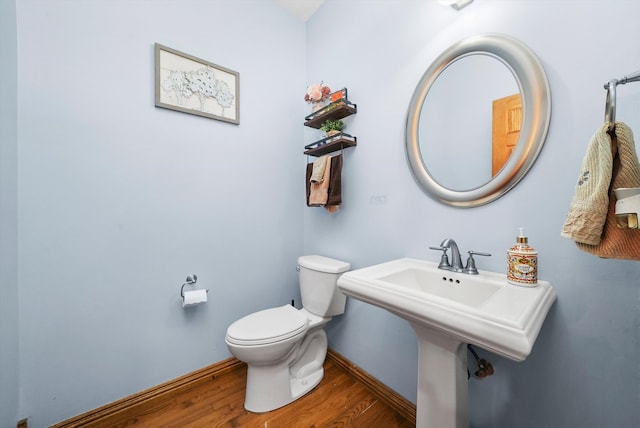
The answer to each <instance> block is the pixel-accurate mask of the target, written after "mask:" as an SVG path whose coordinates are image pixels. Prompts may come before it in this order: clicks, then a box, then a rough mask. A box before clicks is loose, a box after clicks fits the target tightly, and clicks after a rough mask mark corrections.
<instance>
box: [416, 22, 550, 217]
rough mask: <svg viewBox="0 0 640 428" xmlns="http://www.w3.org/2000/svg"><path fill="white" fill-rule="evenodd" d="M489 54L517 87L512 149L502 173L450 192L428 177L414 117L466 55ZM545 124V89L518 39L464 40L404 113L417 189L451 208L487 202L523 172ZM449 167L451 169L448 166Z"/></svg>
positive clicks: (431, 72) (427, 76)
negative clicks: (518, 116) (517, 123)
mask: <svg viewBox="0 0 640 428" xmlns="http://www.w3.org/2000/svg"><path fill="white" fill-rule="evenodd" d="M478 54H483V55H489V56H492V57H494V58H496V59H498V60H499V61H501V62H502V63H503V64H504V65H505V66H507V68H508V69H509V70H510V71H511V73H512V74H513V76H514V77H515V79H516V82H517V83H518V87H519V89H520V94H521V97H522V126H521V130H520V135H519V137H518V141H517V143H516V146H515V149H514V151H513V153H512V154H511V156H510V157H509V159H508V160H507V162H506V163H505V165H504V166H503V167H502V169H501V170H500V171H499V172H498V173H497V174H496V175H495V176H493V177H492V178H491V180H489V181H488V182H487V183H485V184H483V185H481V186H478V187H476V188H474V189H471V190H463V191H458V190H452V189H449V188H447V187H444V186H442V185H441V184H440V183H438V182H437V181H436V180H435V179H434V177H432V176H431V174H430V173H429V171H428V170H427V167H426V165H425V163H424V160H423V158H422V153H421V152H420V141H419V138H418V129H419V122H420V113H421V111H422V106H423V104H424V102H425V100H426V97H427V93H428V92H429V90H430V89H431V86H432V85H433V84H434V82H435V81H436V79H437V78H438V76H439V75H440V74H441V73H442V72H443V71H444V70H445V69H446V68H447V67H448V66H449V65H451V64H453V63H454V62H455V61H458V60H460V59H462V58H464V57H466V56H469V55H478ZM550 120H551V91H550V89H549V82H548V81H547V76H546V74H545V72H544V69H543V68H542V64H541V63H540V61H539V60H538V58H537V57H536V55H535V54H534V53H533V51H531V49H529V48H528V47H527V46H526V45H525V44H524V43H522V42H521V41H519V40H517V39H514V38H512V37H509V36H505V35H501V34H484V35H478V36H473V37H469V38H467V39H464V40H461V41H460V42H457V43H455V44H454V45H452V46H451V47H449V48H448V49H447V50H445V51H444V52H443V53H442V54H440V56H438V57H437V58H436V59H435V61H434V62H433V63H432V64H431V65H430V66H429V68H428V69H427V70H426V71H425V73H424V74H423V76H422V78H421V79H420V81H419V82H418V85H417V87H416V89H415V91H414V93H413V96H412V98H411V102H410V104H409V111H408V113H407V125H406V134H405V146H406V152H407V159H408V161H409V166H410V168H411V172H412V173H413V176H414V177H415V179H416V181H417V183H418V185H419V186H420V187H421V188H422V189H423V190H424V191H425V192H426V193H427V194H428V195H430V196H431V197H433V198H435V199H436V200H438V201H440V202H442V203H445V204H448V205H453V206H457V207H463V208H471V207H476V206H480V205H484V204H487V203H489V202H492V201H494V200H496V199H497V198H499V197H501V196H502V195H504V194H505V193H507V192H508V191H509V190H510V189H511V188H513V186H515V185H516V184H517V183H518V182H519V181H520V180H521V179H522V178H523V177H524V176H525V174H526V173H527V172H528V171H529V169H530V168H531V166H532V165H533V164H534V162H535V160H536V158H537V157H538V154H539V153H540V150H542V146H543V145H544V142H545V139H546V137H547V131H548V130H549V123H550ZM452 168H455V165H452Z"/></svg>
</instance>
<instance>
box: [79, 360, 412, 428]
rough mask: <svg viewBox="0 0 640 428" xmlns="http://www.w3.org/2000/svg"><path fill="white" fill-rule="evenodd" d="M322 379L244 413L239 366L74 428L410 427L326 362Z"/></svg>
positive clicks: (336, 365)
mask: <svg viewBox="0 0 640 428" xmlns="http://www.w3.org/2000/svg"><path fill="white" fill-rule="evenodd" d="M324 369H325V375H324V378H323V380H322V382H321V383H320V385H318V386H317V387H316V388H315V389H314V390H313V391H311V392H310V393H308V394H307V395H305V396H304V397H302V398H300V399H298V400H296V401H295V402H293V403H291V404H289V405H288V406H285V407H283V408H280V409H276V410H273V411H271V412H267V413H251V412H247V411H246V410H245V409H244V394H245V385H246V366H244V365H241V366H238V367H237V368H235V369H233V370H230V371H228V372H226V373H224V374H222V375H220V376H213V377H212V378H211V379H210V380H208V381H206V382H199V383H194V385H193V386H189V385H187V386H185V387H183V388H182V389H181V390H180V391H179V393H177V394H170V395H168V396H167V397H166V398H158V399H155V400H153V401H152V402H150V403H146V402H143V403H141V404H139V405H136V406H134V407H133V408H130V409H128V410H127V411H126V412H120V413H114V414H113V415H110V416H109V417H106V418H101V419H100V420H99V421H97V422H88V423H85V424H82V425H78V426H84V427H91V428H93V427H95V428H125V427H128V428H132V427H133V428H140V427H149V428H213V427H220V428H238V427H242V428H325V427H355V428H358V427H362V428H365V427H366V428H376V427H380V428H409V427H414V422H413V421H411V420H408V419H407V418H406V417H405V416H403V415H402V414H401V413H399V412H398V411H396V410H394V409H393V408H392V407H390V406H389V405H388V403H387V402H385V400H383V399H381V397H380V395H379V394H376V391H374V390H372V389H371V388H369V387H368V386H367V385H366V384H364V383H362V382H360V381H359V380H358V379H357V378H355V377H354V376H352V375H350V374H349V373H348V372H347V371H345V369H344V367H341V365H340V364H339V363H338V362H336V361H335V359H332V358H328V359H327V360H326V361H325V364H324Z"/></svg>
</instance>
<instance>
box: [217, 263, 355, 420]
mask: <svg viewBox="0 0 640 428" xmlns="http://www.w3.org/2000/svg"><path fill="white" fill-rule="evenodd" d="M350 268H351V265H350V264H349V263H347V262H342V261H339V260H334V259H331V258H328V257H323V256H317V255H312V256H301V257H299V258H298V272H299V275H298V280H299V285H300V294H301V296H302V306H303V308H302V309H296V308H295V307H293V306H291V305H284V306H280V307H277V308H271V309H265V310H261V311H258V312H255V313H253V314H250V315H247V316H245V317H243V318H241V319H239V320H237V321H235V322H234V323H233V324H231V325H230V326H229V328H228V329H227V334H226V337H225V342H226V343H227V346H228V347H229V351H230V352H231V353H232V354H233V355H234V356H235V357H236V358H237V359H239V360H240V361H243V362H245V363H247V388H246V394H245V401H244V407H245V409H246V410H248V411H250V412H256V413H262V412H268V411H270V410H274V409H277V408H279V407H282V406H285V405H287V404H289V403H291V402H292V401H295V400H297V399H298V398H300V397H302V396H303V395H304V394H306V393H307V392H309V391H311V390H312V389H313V388H314V387H315V386H316V385H318V384H319V383H320V381H321V380H322V377H323V376H324V369H323V363H324V359H325V356H326V355H327V334H326V333H325V331H324V326H325V324H327V323H328V322H329V321H330V320H331V317H333V316H334V315H340V314H342V313H344V308H345V303H346V299H347V298H346V296H345V295H344V294H342V292H341V291H340V290H339V289H338V287H337V284H336V282H337V280H338V278H339V277H340V275H341V274H342V273H343V272H346V271H348V270H349V269H350Z"/></svg>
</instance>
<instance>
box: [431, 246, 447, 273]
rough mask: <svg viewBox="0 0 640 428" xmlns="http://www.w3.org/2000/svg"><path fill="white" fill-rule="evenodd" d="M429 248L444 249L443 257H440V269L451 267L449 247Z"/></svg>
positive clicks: (434, 248)
mask: <svg viewBox="0 0 640 428" xmlns="http://www.w3.org/2000/svg"><path fill="white" fill-rule="evenodd" d="M429 249H430V250H439V251H442V257H440V264H439V265H438V269H444V270H449V269H451V263H449V257H448V256H447V248H445V247H429Z"/></svg>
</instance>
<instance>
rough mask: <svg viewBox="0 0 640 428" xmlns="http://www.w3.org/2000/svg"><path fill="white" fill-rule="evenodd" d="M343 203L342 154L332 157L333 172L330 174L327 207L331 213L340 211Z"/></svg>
mask: <svg viewBox="0 0 640 428" xmlns="http://www.w3.org/2000/svg"><path fill="white" fill-rule="evenodd" d="M340 204H342V155H341V154H340V155H337V156H333V157H332V158H331V173H330V174H329V191H328V194H327V204H326V205H325V207H324V208H325V209H326V210H327V211H329V212H330V213H334V212H336V211H338V209H339V208H340Z"/></svg>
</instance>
